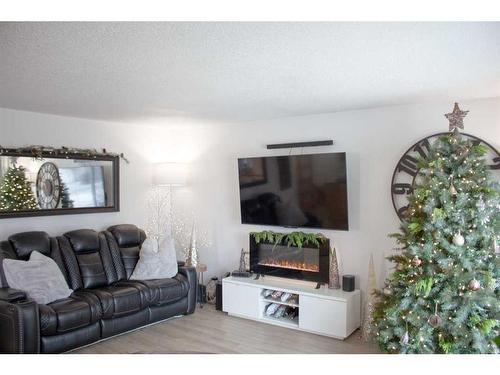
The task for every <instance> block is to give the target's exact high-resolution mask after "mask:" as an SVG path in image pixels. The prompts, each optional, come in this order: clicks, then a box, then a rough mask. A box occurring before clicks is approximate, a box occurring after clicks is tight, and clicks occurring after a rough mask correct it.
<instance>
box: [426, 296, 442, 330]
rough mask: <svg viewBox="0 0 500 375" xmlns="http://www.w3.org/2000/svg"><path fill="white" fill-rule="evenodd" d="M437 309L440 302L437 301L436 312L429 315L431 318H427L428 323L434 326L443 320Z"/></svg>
mask: <svg viewBox="0 0 500 375" xmlns="http://www.w3.org/2000/svg"><path fill="white" fill-rule="evenodd" d="M437 311H438V303H437V302H436V306H435V308H434V314H432V315H431V316H429V319H427V323H429V324H430V325H431V326H432V327H437V326H438V325H439V323H440V322H441V318H440V317H439V315H438V313H437Z"/></svg>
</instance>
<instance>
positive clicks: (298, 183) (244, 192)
mask: <svg viewBox="0 0 500 375" xmlns="http://www.w3.org/2000/svg"><path fill="white" fill-rule="evenodd" d="M238 172H239V183H240V204H241V222H242V223H243V224H259V225H275V226H282V227H303V228H323V229H338V230H348V229H349V221H348V214H347V211H348V210H347V175H346V154H345V153H344V152H339V153H324V154H310V155H290V156H270V157H256V158H255V157H254V158H240V159H238Z"/></svg>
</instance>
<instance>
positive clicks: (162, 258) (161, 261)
mask: <svg viewBox="0 0 500 375" xmlns="http://www.w3.org/2000/svg"><path fill="white" fill-rule="evenodd" d="M177 272H178V269H177V258H176V256H175V245H174V239H173V238H172V237H166V238H164V239H163V240H161V241H160V246H159V247H158V241H157V240H156V239H153V238H149V237H148V238H147V239H146V241H144V243H143V244H142V248H141V252H140V253H139V261H138V262H137V264H136V266H135V268H134V272H132V276H130V279H131V280H152V279H167V278H170V277H174V276H175V275H177Z"/></svg>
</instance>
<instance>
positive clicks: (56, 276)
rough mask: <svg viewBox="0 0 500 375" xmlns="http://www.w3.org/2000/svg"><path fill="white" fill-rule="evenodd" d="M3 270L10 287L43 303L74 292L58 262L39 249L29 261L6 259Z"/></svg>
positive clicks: (32, 254) (65, 296)
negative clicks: (69, 286)
mask: <svg viewBox="0 0 500 375" xmlns="http://www.w3.org/2000/svg"><path fill="white" fill-rule="evenodd" d="M3 270H4V274H5V279H6V280H7V284H8V285H9V287H11V288H14V289H19V290H22V291H24V292H26V294H27V295H28V297H30V298H31V299H33V300H34V301H36V302H37V303H39V304H42V305H46V304H48V303H50V302H54V301H56V300H58V299H63V298H67V297H69V296H70V294H71V293H73V291H72V290H71V289H70V288H68V284H67V283H66V280H65V279H64V276H63V274H62V272H61V270H60V269H59V267H58V266H57V263H56V262H54V260H53V259H51V258H49V257H47V256H45V255H43V254H41V253H39V252H38V251H33V252H32V253H31V255H30V259H29V260H28V261H24V260H14V259H4V261H3Z"/></svg>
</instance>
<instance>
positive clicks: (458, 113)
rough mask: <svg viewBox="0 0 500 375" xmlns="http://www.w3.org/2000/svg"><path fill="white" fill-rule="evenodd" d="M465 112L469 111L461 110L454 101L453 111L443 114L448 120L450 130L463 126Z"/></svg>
mask: <svg viewBox="0 0 500 375" xmlns="http://www.w3.org/2000/svg"><path fill="white" fill-rule="evenodd" d="M467 113H469V111H462V110H461V109H460V108H459V107H458V103H455V106H454V107H453V112H451V113H447V114H445V117H446V118H447V119H448V121H449V122H450V132H452V131H454V130H455V129H457V130H458V129H459V128H460V129H463V128H464V117H465V116H467Z"/></svg>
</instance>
